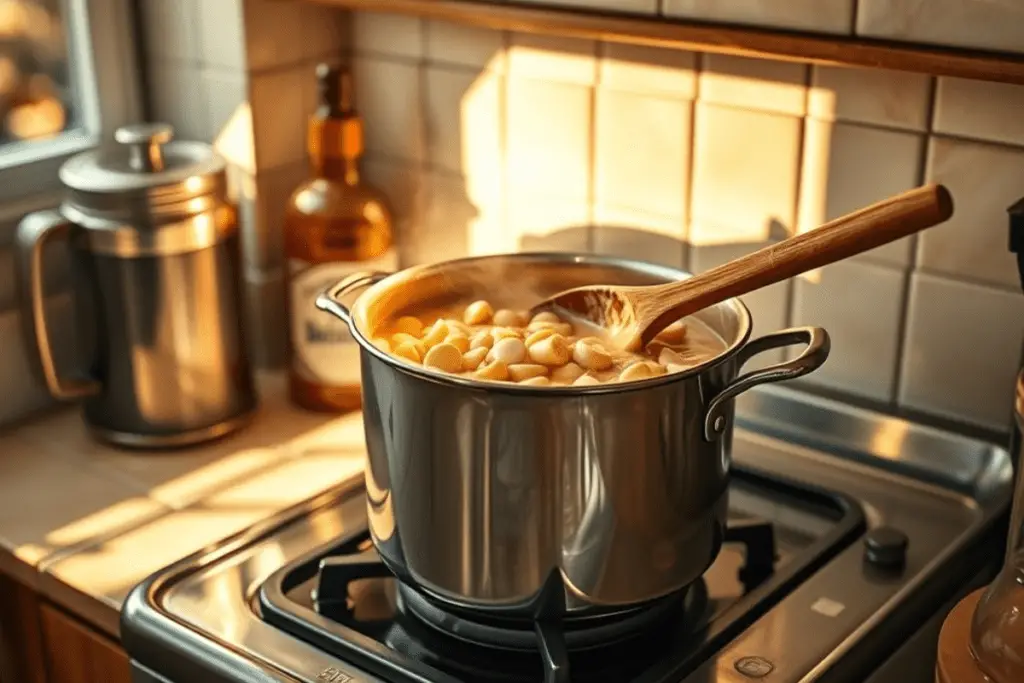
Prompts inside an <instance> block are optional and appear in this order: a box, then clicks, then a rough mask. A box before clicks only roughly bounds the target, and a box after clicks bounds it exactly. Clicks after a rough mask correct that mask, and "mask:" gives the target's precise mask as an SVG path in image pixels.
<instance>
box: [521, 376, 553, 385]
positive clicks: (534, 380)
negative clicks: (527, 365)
mask: <svg viewBox="0 0 1024 683" xmlns="http://www.w3.org/2000/svg"><path fill="white" fill-rule="evenodd" d="M519 383H520V384H524V385H526V386H531V387H546V386H550V385H551V380H549V379H548V378H547V377H545V376H543V375H540V376H538V377H530V378H528V379H524V380H522V381H521V382H519Z"/></svg>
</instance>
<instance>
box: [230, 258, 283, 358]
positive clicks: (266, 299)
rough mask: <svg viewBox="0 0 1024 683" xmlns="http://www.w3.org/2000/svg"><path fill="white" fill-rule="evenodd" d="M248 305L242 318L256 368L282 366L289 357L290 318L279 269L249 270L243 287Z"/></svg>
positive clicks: (246, 304) (281, 273) (281, 274)
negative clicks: (256, 272) (257, 271)
mask: <svg viewBox="0 0 1024 683" xmlns="http://www.w3.org/2000/svg"><path fill="white" fill-rule="evenodd" d="M242 291H243V296H244V297H245V308H244V310H243V317H242V321H243V324H244V325H245V334H246V341H247V342H248V344H249V352H250V358H249V361H250V362H251V363H252V365H253V367H256V368H279V367H282V366H283V365H284V364H285V362H286V358H287V351H286V349H287V345H288V330H289V329H290V328H289V326H288V318H287V315H286V314H285V284H284V276H283V272H282V271H281V270H280V269H278V270H274V271H270V272H266V273H260V274H258V275H256V274H254V273H253V272H251V271H250V272H247V273H246V276H245V282H244V283H243V287H242Z"/></svg>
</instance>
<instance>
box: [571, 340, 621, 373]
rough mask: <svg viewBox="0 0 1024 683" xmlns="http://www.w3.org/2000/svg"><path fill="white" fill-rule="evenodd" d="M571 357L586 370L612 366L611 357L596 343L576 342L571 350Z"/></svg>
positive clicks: (605, 368) (604, 368)
mask: <svg viewBox="0 0 1024 683" xmlns="http://www.w3.org/2000/svg"><path fill="white" fill-rule="evenodd" d="M572 359H573V360H574V361H575V362H576V363H578V364H579V365H580V366H581V367H584V368H586V369H587V370H598V371H600V370H607V369H608V368H610V367H611V366H612V357H611V354H609V353H608V352H607V351H605V348H604V347H603V346H601V345H600V344H597V343H592V344H581V343H578V342H577V344H576V346H575V347H573V350H572Z"/></svg>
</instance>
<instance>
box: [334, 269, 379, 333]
mask: <svg viewBox="0 0 1024 683" xmlns="http://www.w3.org/2000/svg"><path fill="white" fill-rule="evenodd" d="M390 276H391V273H385V272H383V271H379V270H367V271H362V272H359V273H352V274H351V275H349V276H348V277H346V278H345V279H344V280H342V281H341V282H338V283H337V284H334V285H331V286H330V287H328V288H327V289H325V290H324V291H323V292H321V293H320V294H319V295H318V296H317V298H316V307H317V308H319V309H320V310H321V311H326V312H328V313H330V314H331V315H333V316H335V317H337V318H340V319H341V320H342V321H343V322H344V323H345V324H346V325H349V326H350V327H351V325H352V314H351V312H349V310H348V306H346V305H345V304H343V303H341V297H343V296H345V295H346V294H351V293H352V292H353V291H355V290H357V289H363V288H365V287H369V286H371V285H375V284H377V283H378V282H380V281H381V280H383V279H384V278H386V277H390Z"/></svg>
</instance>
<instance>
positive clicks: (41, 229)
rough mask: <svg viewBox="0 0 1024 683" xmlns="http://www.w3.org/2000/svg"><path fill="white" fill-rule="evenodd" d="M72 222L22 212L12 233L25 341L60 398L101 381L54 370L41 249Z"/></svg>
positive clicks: (80, 394) (93, 388) (86, 391)
mask: <svg viewBox="0 0 1024 683" xmlns="http://www.w3.org/2000/svg"><path fill="white" fill-rule="evenodd" d="M70 229H71V223H69V222H68V220H67V219H66V218H64V216H62V215H60V214H59V213H57V212H56V211H38V212H36V213H32V214H29V215H28V216H25V218H23V219H22V220H21V222H20V223H19V224H18V230H17V232H16V233H15V250H16V251H15V256H16V257H17V258H16V264H17V268H18V280H19V283H20V289H21V296H22V311H23V313H22V316H21V318H22V321H23V325H22V326H23V328H24V330H25V333H26V336H27V337H28V345H29V348H30V349H31V348H32V347H33V346H34V347H35V348H36V354H35V355H36V358H37V359H38V361H39V365H38V369H39V370H40V371H41V374H42V379H43V383H44V384H45V385H46V389H47V390H48V391H49V392H50V395H51V396H53V397H54V398H55V399H57V400H60V401H70V400H74V399H78V398H84V397H86V396H91V395H93V394H96V393H98V392H99V391H100V383H99V382H98V381H96V380H95V379H92V378H90V377H82V378H76V377H62V376H60V375H59V374H58V373H57V364H56V362H55V361H54V354H53V344H52V342H51V341H50V332H49V328H48V326H47V324H46V291H45V289H44V287H43V280H44V277H43V253H44V252H45V250H46V246H47V245H48V244H49V243H50V242H51V241H53V240H55V239H65V238H66V237H67V234H68V231H69V230H70Z"/></svg>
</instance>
